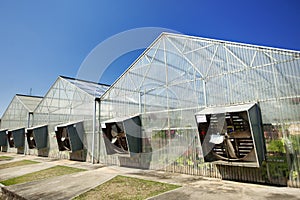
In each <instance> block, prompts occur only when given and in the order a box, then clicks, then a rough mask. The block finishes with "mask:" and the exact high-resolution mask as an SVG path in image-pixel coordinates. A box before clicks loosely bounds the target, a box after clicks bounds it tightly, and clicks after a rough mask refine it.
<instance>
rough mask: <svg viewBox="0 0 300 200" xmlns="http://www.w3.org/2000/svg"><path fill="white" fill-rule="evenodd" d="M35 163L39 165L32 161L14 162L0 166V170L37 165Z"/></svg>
mask: <svg viewBox="0 0 300 200" xmlns="http://www.w3.org/2000/svg"><path fill="white" fill-rule="evenodd" d="M37 163H39V162H36V161H32V160H20V161H16V162H10V163H5V164H0V169H5V168H11V167H18V166H23V165H31V164H37Z"/></svg>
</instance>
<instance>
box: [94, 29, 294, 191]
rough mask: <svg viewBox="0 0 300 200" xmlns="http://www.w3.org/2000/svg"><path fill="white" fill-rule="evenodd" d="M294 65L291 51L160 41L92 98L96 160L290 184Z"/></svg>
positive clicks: (188, 39) (171, 38)
mask: <svg viewBox="0 0 300 200" xmlns="http://www.w3.org/2000/svg"><path fill="white" fill-rule="evenodd" d="M299 66H300V52H298V51H291V50H284V49H276V48H270V47H263V46H255V45H248V44H241V43H234V42H227V41H221V40H213V39H207V38H200V37H192V36H185V35H178V34H169V33H163V34H161V36H160V37H159V38H157V39H156V40H155V41H154V42H153V43H152V45H151V46H150V47H149V48H147V49H146V50H145V52H144V53H143V54H142V55H141V56H140V57H139V58H138V59H137V60H136V61H135V62H134V63H133V64H132V65H131V66H130V67H129V68H128V69H127V71H125V72H124V73H123V75H122V76H121V77H120V78H119V79H118V80H117V81H116V82H115V83H114V84H113V85H112V86H111V87H110V88H109V89H108V90H107V91H106V92H105V93H104V95H103V96H102V97H101V100H100V103H101V105H100V106H101V109H100V121H101V128H102V130H103V137H100V139H101V142H100V155H99V156H100V157H99V159H100V161H101V162H103V163H106V164H115V165H121V166H131V167H138V168H150V169H160V170H168V171H173V172H174V171H175V172H181V173H188V174H197V175H204V176H210V177H218V178H224V179H230V180H239V181H248V182H261V183H271V184H277V185H287V184H289V185H291V186H295V185H297V184H298V185H299V183H300V174H299V167H300V166H299V164H300V156H299V153H300V152H299V142H300V135H299V133H300V131H299V129H300V84H299V82H300V81H299V79H300V67H299ZM102 111H103V112H102Z"/></svg>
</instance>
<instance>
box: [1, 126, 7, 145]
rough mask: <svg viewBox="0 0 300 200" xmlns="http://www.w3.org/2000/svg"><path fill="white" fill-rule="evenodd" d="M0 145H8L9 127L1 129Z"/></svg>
mask: <svg viewBox="0 0 300 200" xmlns="http://www.w3.org/2000/svg"><path fill="white" fill-rule="evenodd" d="M0 146H4V147H6V146H7V129H5V130H0Z"/></svg>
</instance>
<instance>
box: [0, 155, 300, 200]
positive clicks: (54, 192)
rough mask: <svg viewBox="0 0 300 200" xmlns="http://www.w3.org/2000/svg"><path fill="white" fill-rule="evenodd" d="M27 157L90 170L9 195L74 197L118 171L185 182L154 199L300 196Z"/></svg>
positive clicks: (12, 189) (298, 199)
mask: <svg viewBox="0 0 300 200" xmlns="http://www.w3.org/2000/svg"><path fill="white" fill-rule="evenodd" d="M0 155H1V154H0ZM25 158H26V159H28V160H37V161H40V162H41V163H42V164H33V165H31V166H32V168H34V166H35V167H41V166H38V165H44V167H49V166H53V165H66V166H72V167H77V168H85V169H87V170H88V171H84V172H79V173H75V174H71V175H65V176H60V177H54V178H50V179H46V180H41V181H36V182H31V183H24V184H18V185H12V186H8V187H3V188H2V190H3V191H4V193H5V194H7V195H6V196H9V198H10V199H47V200H48V199H49V200H51V199H55V200H56V199H71V198H73V197H75V196H77V195H79V194H81V193H83V192H85V191H87V190H90V189H92V188H94V187H96V186H97V185H99V184H102V183H104V182H106V181H107V180H109V179H111V178H113V177H115V176H116V175H125V176H131V177H137V178H142V179H147V180H154V181H160V182H166V183H172V184H178V185H181V186H182V187H181V188H179V189H176V190H173V191H170V192H167V193H164V194H161V195H158V196H155V197H152V198H149V199H152V200H164V199H166V200H167V199H168V200H169V199H171V200H172V199H205V200H216V199H224V200H227V199H228V200H244V199H246V200H252V199H253V200H281V199H289V200H300V188H287V187H272V186H264V185H257V184H247V183H239V182H233V181H223V180H216V179H210V178H203V177H199V176H192V175H184V174H174V173H167V172H160V171H152V170H139V169H132V168H123V167H116V166H109V167H104V166H102V165H93V164H90V163H86V162H76V161H69V160H51V159H48V158H40V157H30V156H25V157H23V159H25ZM18 159H19V158H18ZM23 167H24V169H22V170H21V171H23V170H24V171H25V170H26V169H25V168H27V166H26V167H25V166H23ZM18 168H19V167H18ZM16 169H17V168H14V169H13V168H11V173H13V174H14V176H16V175H17V174H18V173H20V172H16V171H17V170H16ZM32 170H33V169H32ZM14 171H15V172H14ZM4 172H5V171H4V170H0V176H2V175H3V174H4ZM6 176H8V175H6ZM12 176H13V175H12ZM0 199H1V197H0Z"/></svg>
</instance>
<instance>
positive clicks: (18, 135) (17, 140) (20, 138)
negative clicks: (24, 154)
mask: <svg viewBox="0 0 300 200" xmlns="http://www.w3.org/2000/svg"><path fill="white" fill-rule="evenodd" d="M7 139H8V144H9V147H11V148H13V147H15V148H19V147H24V144H25V141H24V140H25V128H19V129H14V130H8V133H7Z"/></svg>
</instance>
